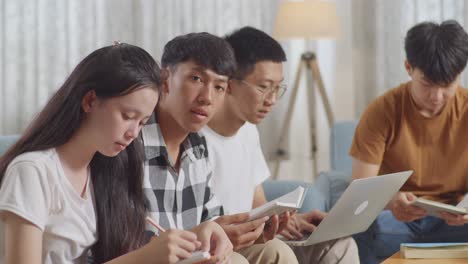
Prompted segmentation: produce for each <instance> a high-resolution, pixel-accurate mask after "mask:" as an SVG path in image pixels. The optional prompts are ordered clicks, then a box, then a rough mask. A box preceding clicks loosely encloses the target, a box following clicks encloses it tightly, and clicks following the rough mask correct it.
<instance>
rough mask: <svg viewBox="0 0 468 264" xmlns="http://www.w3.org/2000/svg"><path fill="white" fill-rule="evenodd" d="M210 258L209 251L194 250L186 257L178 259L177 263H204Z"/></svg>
mask: <svg viewBox="0 0 468 264" xmlns="http://www.w3.org/2000/svg"><path fill="white" fill-rule="evenodd" d="M209 259H211V255H210V253H208V252H206V251H195V252H193V253H192V256H191V257H190V258H188V259H184V260H181V261H178V262H177V264H197V263H204V262H205V261H207V260H209Z"/></svg>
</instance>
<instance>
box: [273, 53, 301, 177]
mask: <svg viewBox="0 0 468 264" xmlns="http://www.w3.org/2000/svg"><path fill="white" fill-rule="evenodd" d="M304 66H305V62H304V61H303V60H302V59H301V60H300V61H299V65H298V67H297V71H296V76H295V77H294V85H293V89H292V94H291V97H290V99H289V102H288V109H287V111H286V115H285V118H284V122H283V127H282V128H281V132H280V137H279V141H278V146H277V151H276V162H275V167H274V170H273V175H272V176H273V179H275V180H276V179H278V176H279V170H280V166H281V161H282V160H283V159H284V158H285V157H286V156H287V154H288V153H287V150H286V149H287V146H286V144H287V140H288V135H289V128H290V125H291V118H292V114H293V112H294V105H295V104H296V99H297V92H298V90H299V83H300V80H301V74H302V70H303V68H304Z"/></svg>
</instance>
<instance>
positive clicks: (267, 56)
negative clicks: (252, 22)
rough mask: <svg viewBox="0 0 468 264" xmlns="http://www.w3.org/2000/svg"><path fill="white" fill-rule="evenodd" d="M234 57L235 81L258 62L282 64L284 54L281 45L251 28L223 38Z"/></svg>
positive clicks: (247, 72)
mask: <svg viewBox="0 0 468 264" xmlns="http://www.w3.org/2000/svg"><path fill="white" fill-rule="evenodd" d="M224 39H226V41H227V42H228V43H229V44H230V45H231V47H232V49H233V50H234V56H236V63H237V71H236V73H235V75H234V77H235V78H236V79H239V80H242V79H244V78H245V76H247V75H248V74H250V73H251V72H252V71H253V70H254V66H255V64H256V63H257V62H260V61H273V62H284V61H286V54H285V53H284V50H283V48H282V47H281V45H280V44H279V43H278V41H276V40H275V39H273V38H272V37H270V36H269V35H268V34H266V33H265V32H263V31H261V30H258V29H256V28H253V27H243V28H240V29H238V30H236V31H234V32H232V33H231V34H230V35H226V36H225V37H224Z"/></svg>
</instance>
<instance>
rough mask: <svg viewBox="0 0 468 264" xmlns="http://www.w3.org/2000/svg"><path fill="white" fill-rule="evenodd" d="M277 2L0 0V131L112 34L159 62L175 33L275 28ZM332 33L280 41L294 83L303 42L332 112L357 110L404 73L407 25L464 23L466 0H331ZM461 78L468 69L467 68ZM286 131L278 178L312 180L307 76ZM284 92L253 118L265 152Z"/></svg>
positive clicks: (324, 159)
mask: <svg viewBox="0 0 468 264" xmlns="http://www.w3.org/2000/svg"><path fill="white" fill-rule="evenodd" d="M279 2H280V0H235V1H233V0H15V1H13V0H0V135H6V134H17V133H21V132H22V131H23V129H24V128H25V126H26V125H27V124H28V123H29V122H30V121H31V119H32V118H33V117H34V115H35V114H36V113H37V111H39V110H40V109H41V108H42V107H43V106H44V104H45V103H46V101H47V99H48V98H49V97H50V96H51V94H52V93H53V92H54V91H55V90H56V89H58V87H59V86H60V85H61V83H62V82H63V81H64V80H65V78H66V76H67V75H68V74H69V73H70V72H71V70H72V69H73V67H74V66H75V65H76V64H77V63H78V62H79V61H80V60H81V59H82V58H83V57H84V56H86V55H87V54H89V53H90V52H91V51H93V50H95V49H97V48H99V47H101V46H105V45H110V44H111V43H112V41H114V40H120V41H123V42H128V43H132V44H135V45H139V46H141V47H143V48H145V49H146V50H148V51H149V52H150V53H151V54H152V55H153V56H154V57H155V58H156V59H157V60H159V58H160V56H161V51H162V48H163V46H164V44H165V43H166V42H167V41H168V40H170V39H172V38H173V37H175V36H177V35H180V34H184V33H189V32H194V31H208V32H210V33H213V34H217V35H224V34H226V33H229V32H231V31H232V30H234V29H236V28H238V27H241V26H245V25H250V26H254V27H257V28H259V29H262V30H264V31H266V32H267V33H271V32H272V26H273V24H274V17H275V14H276V11H277V7H278V4H279ZM335 2H336V4H337V12H338V15H339V17H340V25H341V34H340V36H339V37H338V38H337V39H336V40H309V41H303V40H289V41H281V44H282V45H283V47H284V49H285V50H286V53H287V56H288V62H287V63H286V64H285V69H284V74H285V79H286V82H287V83H289V84H292V82H293V78H294V72H295V68H296V66H297V63H298V60H299V57H300V54H301V53H302V52H303V51H304V50H306V49H307V50H313V51H315V52H316V53H317V57H318V59H319V65H320V68H321V71H322V74H323V79H324V82H325V86H326V90H327V92H328V94H329V97H330V101H331V104H332V108H333V111H334V113H335V117H336V119H337V120H338V121H339V120H351V119H357V118H359V115H360V114H361V113H362V111H363V110H364V109H365V107H366V105H367V104H368V103H369V102H370V101H371V100H372V99H374V98H375V97H376V96H378V95H380V94H382V93H383V92H385V91H386V90H388V89H389V88H391V87H395V86H396V85H398V84H399V83H401V82H404V81H406V80H408V77H407V75H406V73H405V71H404V69H403V62H404V58H405V56H404V51H403V40H404V36H405V33H406V31H407V30H408V29H409V28H410V27H411V26H412V25H414V24H415V23H417V22H420V21H425V20H431V21H436V22H439V21H442V20H445V19H456V20H458V21H459V22H460V23H461V24H462V25H464V27H465V28H468V2H466V1H463V0H392V1H385V0H335ZM462 80H463V84H464V85H465V86H467V85H468V83H467V80H468V76H467V74H466V72H465V73H464V74H463V78H462ZM302 83H303V85H302V86H301V87H300V90H299V95H298V102H297V104H296V106H295V110H294V111H295V114H294V116H293V120H292V128H291V132H290V145H289V146H290V151H291V160H289V161H285V162H283V163H282V167H281V172H280V178H283V179H299V180H308V181H312V180H313V178H314V175H312V162H311V161H310V151H309V150H310V145H309V137H308V135H309V131H308V126H307V123H306V121H307V120H308V118H307V110H306V109H307V103H308V102H307V101H306V96H305V89H306V87H305V85H304V84H305V80H303V82H302ZM288 99H289V93H287V94H286V96H285V97H284V99H282V100H281V101H280V102H278V104H277V106H276V107H275V109H274V110H273V112H272V113H271V114H270V116H269V117H268V118H267V119H266V120H265V121H264V122H263V123H262V124H261V125H260V126H259V129H260V134H261V141H262V147H263V150H264V153H265V155H266V156H267V157H268V158H272V157H273V153H274V152H275V150H276V143H277V141H278V136H279V131H280V128H281V126H282V123H283V118H284V114H285V112H286V108H287V102H288ZM317 108H318V113H319V117H318V121H317V122H318V127H319V131H318V133H319V135H318V139H319V146H318V147H319V158H318V161H319V166H318V167H319V168H318V169H319V170H327V169H328V168H329V147H328V141H329V136H328V135H329V130H328V125H327V122H326V118H325V116H324V111H323V108H322V106H321V102H320V101H319V102H317Z"/></svg>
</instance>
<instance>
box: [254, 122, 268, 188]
mask: <svg viewBox="0 0 468 264" xmlns="http://www.w3.org/2000/svg"><path fill="white" fill-rule="evenodd" d="M251 140H252V142H251V143H252V151H253V153H252V162H253V166H252V168H253V171H252V175H254V177H255V186H257V185H259V184H261V183H262V182H264V181H265V180H266V179H268V178H269V177H270V175H271V174H270V169H269V168H268V165H267V162H266V160H265V156H264V155H263V151H262V147H261V145H260V136H259V135H258V130H257V126H253V129H252V135H251Z"/></svg>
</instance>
